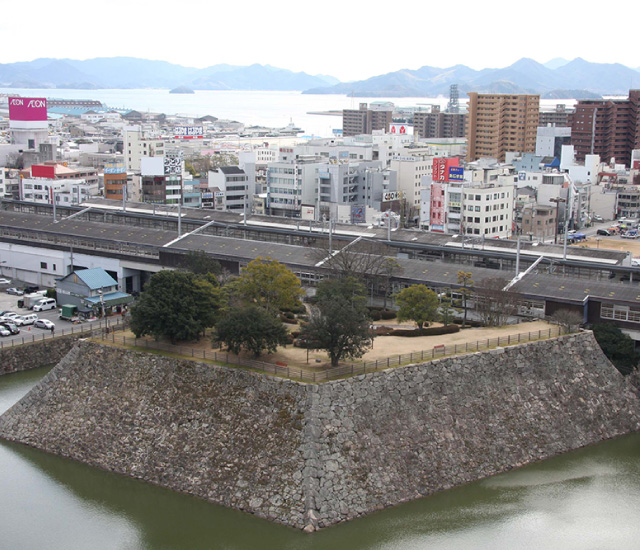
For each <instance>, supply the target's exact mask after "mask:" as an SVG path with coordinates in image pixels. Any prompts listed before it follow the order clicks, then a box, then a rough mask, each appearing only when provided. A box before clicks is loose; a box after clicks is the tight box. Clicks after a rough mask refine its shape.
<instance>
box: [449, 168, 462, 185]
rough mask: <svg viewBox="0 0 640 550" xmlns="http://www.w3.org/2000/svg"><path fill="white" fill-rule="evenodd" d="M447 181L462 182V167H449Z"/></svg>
mask: <svg viewBox="0 0 640 550" xmlns="http://www.w3.org/2000/svg"><path fill="white" fill-rule="evenodd" d="M449 181H464V168H463V167H462V166H449Z"/></svg>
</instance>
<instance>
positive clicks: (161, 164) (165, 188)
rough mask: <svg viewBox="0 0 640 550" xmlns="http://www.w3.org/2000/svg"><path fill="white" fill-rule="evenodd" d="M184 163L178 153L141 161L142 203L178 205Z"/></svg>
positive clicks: (180, 195) (180, 197) (180, 196)
mask: <svg viewBox="0 0 640 550" xmlns="http://www.w3.org/2000/svg"><path fill="white" fill-rule="evenodd" d="M183 169H184V161H183V160H182V154H181V153H178V152H174V153H167V154H166V155H165V156H164V157H146V158H142V159H141V191H142V201H143V202H150V203H155V204H178V203H180V202H181V199H182V173H183Z"/></svg>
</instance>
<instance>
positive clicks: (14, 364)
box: [0, 334, 87, 376]
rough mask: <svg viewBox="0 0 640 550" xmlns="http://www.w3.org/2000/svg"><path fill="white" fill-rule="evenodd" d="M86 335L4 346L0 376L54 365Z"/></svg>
mask: <svg viewBox="0 0 640 550" xmlns="http://www.w3.org/2000/svg"><path fill="white" fill-rule="evenodd" d="M86 336H87V334H84V335H83V334H73V335H69V336H59V337H57V338H51V337H49V335H47V338H46V339H42V340H35V341H34V342H27V343H25V344H22V343H21V344H19V345H16V346H4V347H3V348H2V349H1V350H0V376H2V375H3V374H10V373H12V372H20V371H23V370H29V369H35V368H37V367H43V366H46V365H55V364H56V363H58V361H60V360H61V359H62V358H63V357H64V356H65V355H66V354H67V353H69V350H70V349H71V348H73V346H75V344H76V342H77V341H78V340H79V339H80V338H83V337H85V338H86Z"/></svg>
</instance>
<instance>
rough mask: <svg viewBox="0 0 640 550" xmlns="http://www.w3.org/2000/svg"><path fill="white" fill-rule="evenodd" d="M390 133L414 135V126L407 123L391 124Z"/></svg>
mask: <svg viewBox="0 0 640 550" xmlns="http://www.w3.org/2000/svg"><path fill="white" fill-rule="evenodd" d="M389 133H390V134H399V135H408V136H412V135H413V126H409V125H407V124H391V125H390V126H389Z"/></svg>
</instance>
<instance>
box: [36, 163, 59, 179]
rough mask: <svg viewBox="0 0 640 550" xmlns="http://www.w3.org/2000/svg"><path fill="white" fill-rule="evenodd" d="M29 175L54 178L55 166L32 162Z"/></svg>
mask: <svg viewBox="0 0 640 550" xmlns="http://www.w3.org/2000/svg"><path fill="white" fill-rule="evenodd" d="M31 177H32V178H47V179H55V177H56V167H55V166H51V165H44V164H34V165H33V166H31Z"/></svg>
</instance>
